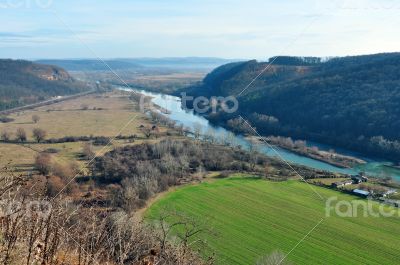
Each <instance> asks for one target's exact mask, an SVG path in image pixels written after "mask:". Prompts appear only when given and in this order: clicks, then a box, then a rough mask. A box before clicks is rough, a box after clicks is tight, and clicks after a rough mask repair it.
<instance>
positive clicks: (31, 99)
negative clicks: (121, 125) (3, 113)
mask: <svg viewBox="0 0 400 265" xmlns="http://www.w3.org/2000/svg"><path fill="white" fill-rule="evenodd" d="M88 89H89V88H88V86H87V85H86V84H84V83H81V82H78V81H75V80H74V79H73V78H72V77H71V76H70V75H69V74H68V73H67V72H66V71H65V70H63V69H62V68H60V67H57V66H51V65H42V64H36V63H33V62H30V61H23V60H2V59H0V110H4V109H9V108H13V107H18V106H22V105H25V104H30V103H35V102H38V101H41V100H45V99H48V98H51V97H53V96H60V95H69V94H75V93H79V92H82V91H85V90H88Z"/></svg>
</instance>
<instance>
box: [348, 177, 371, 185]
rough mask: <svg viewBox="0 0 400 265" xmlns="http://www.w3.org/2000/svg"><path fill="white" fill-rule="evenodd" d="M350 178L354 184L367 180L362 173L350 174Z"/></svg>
mask: <svg viewBox="0 0 400 265" xmlns="http://www.w3.org/2000/svg"><path fill="white" fill-rule="evenodd" d="M351 179H352V180H353V183H354V184H360V183H362V182H367V181H368V178H367V177H365V176H363V175H353V176H351Z"/></svg>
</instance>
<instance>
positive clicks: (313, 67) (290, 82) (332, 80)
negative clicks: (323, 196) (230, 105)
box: [187, 53, 400, 159]
mask: <svg viewBox="0 0 400 265" xmlns="http://www.w3.org/2000/svg"><path fill="white" fill-rule="evenodd" d="M267 66H268V67H267ZM266 67H267V70H266V71H265V72H264V73H263V74H262V75H260V77H259V78H258V79H257V80H256V81H254V83H253V84H252V85H251V86H249V87H248V88H247V89H246V90H244V88H245V87H246V86H247V85H248V84H249V83H250V82H251V81H252V80H253V79H254V78H255V77H256V76H257V75H258V74H259V73H260V72H261V71H262V70H263V69H265V68H266ZM243 90H244V91H243ZM187 93H188V94H189V95H194V96H199V95H203V96H208V97H209V96H221V95H222V96H230V95H232V96H236V97H237V98H238V100H239V103H240V105H239V111H238V112H236V113H234V114H231V115H227V114H223V113H218V114H217V115H211V114H210V115H208V116H209V118H210V119H212V120H214V121H216V122H219V123H226V124H228V121H229V120H231V121H230V124H235V122H233V121H232V119H234V118H235V117H237V116H238V115H239V114H240V115H242V116H244V117H246V118H248V119H249V120H251V121H252V123H253V125H254V126H256V127H257V129H258V130H259V132H260V133H264V134H282V135H289V136H294V137H299V138H308V139H315V140H319V141H323V142H326V143H330V144H335V145H341V146H345V147H348V148H349V147H350V148H353V149H357V150H361V151H365V150H367V149H371V150H373V151H371V152H373V153H374V154H380V155H381V154H391V155H392V154H394V152H393V151H396V158H398V159H400V142H399V141H400V134H399V131H400V53H388V54H375V55H366V56H351V57H342V58H331V59H329V60H322V59H319V58H314V57H309V58H300V57H288V56H285V57H283V56H281V57H274V58H271V59H270V61H269V62H256V61H247V62H241V63H231V64H227V65H223V66H221V67H219V68H217V69H215V70H214V71H212V72H211V73H210V74H208V75H207V76H206V77H205V78H204V80H203V82H202V83H201V84H199V85H197V86H194V87H191V88H189V89H188V91H187ZM271 121H273V122H271ZM236 128H237V127H236ZM380 136H382V137H380ZM378 149H379V150H378ZM389 156H390V155H389ZM392 158H393V157H392Z"/></svg>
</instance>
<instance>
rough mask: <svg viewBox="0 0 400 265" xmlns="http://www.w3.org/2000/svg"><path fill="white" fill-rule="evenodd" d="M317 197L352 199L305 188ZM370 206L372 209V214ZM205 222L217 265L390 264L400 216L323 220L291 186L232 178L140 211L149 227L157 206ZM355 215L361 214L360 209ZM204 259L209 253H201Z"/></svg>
mask: <svg viewBox="0 0 400 265" xmlns="http://www.w3.org/2000/svg"><path fill="white" fill-rule="evenodd" d="M312 188H313V189H314V190H316V191H317V192H318V193H319V194H321V195H322V196H323V197H324V198H329V197H332V196H337V197H338V199H339V200H346V201H350V200H354V199H357V198H356V197H353V196H350V195H345V194H342V193H339V192H335V191H332V190H329V189H325V188H321V187H317V186H313V187H312ZM377 206H378V204H377V203H374V208H376V207H377ZM171 207H173V208H174V209H176V210H177V211H181V212H183V213H185V214H187V215H190V216H193V217H196V218H198V219H199V220H202V219H205V218H207V219H209V224H210V226H212V227H213V229H214V230H215V231H216V233H217V235H216V236H206V239H207V240H208V244H209V245H210V248H211V249H213V250H214V251H215V252H216V258H217V264H255V262H256V260H257V259H258V258H259V257H260V256H263V255H268V254H270V253H271V252H273V251H275V250H279V251H282V252H284V253H289V252H290V251H291V250H292V248H294V247H295V245H296V244H298V243H299V241H300V240H301V239H302V238H303V237H304V236H305V235H306V234H307V233H308V232H309V231H310V230H312V229H313V227H314V226H316V225H317V224H318V223H319V222H320V221H321V220H322V222H321V223H320V224H319V225H318V226H317V227H315V229H314V230H313V231H312V232H311V233H310V234H309V235H308V237H306V238H305V239H304V241H302V242H301V243H300V244H299V245H298V246H297V247H296V248H295V249H294V250H293V251H292V252H290V254H289V256H288V257H287V259H288V260H289V261H291V262H293V263H294V264H398V262H399V260H400V237H399V231H400V230H399V229H400V218H399V216H398V215H396V217H391V218H384V217H379V218H378V217H363V216H362V214H361V212H360V214H359V217H356V218H353V217H351V218H343V217H338V216H334V214H332V216H331V217H326V216H325V202H324V201H322V200H321V199H320V198H319V197H318V196H317V194H315V193H314V192H313V191H312V190H311V189H310V187H309V186H308V185H307V184H305V183H301V182H299V181H295V180H292V181H285V182H270V181H265V180H261V179H256V178H252V177H243V176H235V177H231V178H227V179H222V180H215V181H214V180H213V181H210V182H203V183H202V184H199V185H191V186H185V187H182V188H179V189H177V190H176V191H173V192H170V193H167V194H166V195H165V196H163V197H162V198H161V199H159V200H158V201H157V202H155V203H154V204H153V205H152V206H151V207H150V208H149V209H148V210H147V212H146V213H145V216H146V218H148V220H149V221H150V220H151V219H153V218H156V217H157V215H158V213H159V212H160V211H162V210H163V209H164V208H171ZM360 211H361V210H360ZM207 254H210V253H207Z"/></svg>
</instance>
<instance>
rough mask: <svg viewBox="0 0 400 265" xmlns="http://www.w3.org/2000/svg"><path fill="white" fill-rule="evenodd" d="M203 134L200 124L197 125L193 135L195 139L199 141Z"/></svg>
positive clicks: (194, 126)
mask: <svg viewBox="0 0 400 265" xmlns="http://www.w3.org/2000/svg"><path fill="white" fill-rule="evenodd" d="M201 132H202V126H201V124H200V123H196V124H194V125H193V134H194V138H196V139H199V138H200V136H201Z"/></svg>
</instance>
